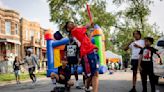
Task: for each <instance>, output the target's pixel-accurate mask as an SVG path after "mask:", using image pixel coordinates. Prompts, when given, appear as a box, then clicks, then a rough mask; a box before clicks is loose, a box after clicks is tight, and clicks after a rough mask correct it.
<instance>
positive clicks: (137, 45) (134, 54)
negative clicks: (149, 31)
mask: <svg viewBox="0 0 164 92" xmlns="http://www.w3.org/2000/svg"><path fill="white" fill-rule="evenodd" d="M133 37H134V40H133V41H131V42H130V43H129V44H128V45H127V46H126V48H125V51H127V50H128V49H131V65H132V70H133V88H132V89H131V90H130V91H129V92H137V91H136V88H135V86H136V81H137V69H138V59H139V52H140V50H141V48H143V47H144V40H142V39H141V32H140V31H134V32H133Z"/></svg>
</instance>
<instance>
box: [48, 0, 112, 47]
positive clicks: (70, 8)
mask: <svg viewBox="0 0 164 92" xmlns="http://www.w3.org/2000/svg"><path fill="white" fill-rule="evenodd" d="M88 1H89V0H48V3H49V6H50V13H51V19H50V20H51V21H52V22H54V23H56V24H58V25H59V29H60V30H61V32H63V33H64V32H65V31H64V30H63V29H62V28H63V26H64V25H65V22H67V21H69V20H73V21H74V22H75V23H76V24H79V25H85V24H87V23H89V18H88V15H87V10H86V3H87V2H88ZM106 6H107V2H106V0H93V1H92V4H91V5H90V8H91V12H92V15H93V21H94V23H95V24H99V25H101V28H102V29H103V30H104V32H105V33H109V31H110V27H111V26H112V25H113V24H115V17H114V15H112V14H111V13H110V12H107V11H106ZM108 37H109V36H106V39H107V40H108ZM106 46H109V44H108V43H107V44H106Z"/></svg>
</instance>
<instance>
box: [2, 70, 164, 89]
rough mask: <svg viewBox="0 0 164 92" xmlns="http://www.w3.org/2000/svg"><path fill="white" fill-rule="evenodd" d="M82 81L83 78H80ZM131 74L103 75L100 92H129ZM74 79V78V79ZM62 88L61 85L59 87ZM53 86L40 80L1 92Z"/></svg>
mask: <svg viewBox="0 0 164 92" xmlns="http://www.w3.org/2000/svg"><path fill="white" fill-rule="evenodd" d="M79 77H80V79H82V76H79ZM131 77H132V73H131V72H123V71H117V72H115V73H114V74H112V75H109V73H106V74H102V75H100V77H99V80H100V84H99V92H129V90H130V88H131V79H132V78H131ZM72 78H74V76H73V77H72ZM138 79H139V80H138V82H137V92H142V85H141V81H140V77H139V75H138ZM59 86H60V85H59ZM52 89H53V85H52V83H51V80H50V79H49V78H45V79H40V80H38V81H37V83H36V84H32V83H31V82H25V83H22V84H20V85H16V84H11V85H5V86H0V92H50V91H51V90H52ZM156 89H157V90H158V92H164V79H160V84H159V85H158V86H157V88H156ZM71 92H84V90H79V89H76V88H75V87H72V88H71ZM148 92H151V91H150V84H149V83H148Z"/></svg>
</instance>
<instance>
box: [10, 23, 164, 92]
mask: <svg viewBox="0 0 164 92" xmlns="http://www.w3.org/2000/svg"><path fill="white" fill-rule="evenodd" d="M65 29H66V31H67V32H68V33H69V39H70V41H69V43H68V44H67V45H66V46H65V60H63V61H62V66H60V67H58V73H57V74H56V73H51V79H52V82H53V84H54V85H55V87H56V83H57V82H58V83H61V84H64V85H65V88H66V89H67V91H70V87H71V86H73V85H74V81H73V80H71V67H73V68H74V75H75V79H76V87H77V88H79V85H78V84H79V83H78V71H77V66H78V64H80V63H81V64H82V66H83V71H84V81H85V82H84V84H85V91H86V92H90V91H91V90H90V89H89V88H90V86H92V87H93V89H92V92H98V85H99V80H98V75H99V73H98V71H99V58H98V54H97V51H98V48H97V47H96V46H95V45H94V44H93V43H92V42H91V40H90V38H89V37H88V36H87V34H86V32H87V27H86V26H84V27H78V26H77V25H75V24H74V23H73V22H71V21H69V22H67V23H66V25H65ZM138 33H140V32H139V31H137V32H136V35H138ZM133 35H134V36H135V34H133ZM136 37H137V38H141V35H140V36H136ZM137 41H140V40H137ZM153 41H154V39H153V38H151V37H146V38H145V39H144V44H143V45H144V46H143V47H141V46H139V45H138V43H135V42H133V43H131V44H129V47H130V46H131V48H135V50H134V51H133V52H134V53H133V54H134V57H135V55H136V53H139V56H140V57H139V59H138V58H137V59H133V61H135V62H132V63H133V73H135V74H136V73H137V69H138V68H139V69H140V74H141V79H142V85H143V92H147V84H146V82H147V76H149V79H150V84H151V90H152V92H155V82H154V77H155V76H154V71H153V54H157V50H156V49H155V48H153V47H151V45H152V44H153ZM157 55H158V54H157ZM158 56H159V55H158ZM159 57H160V56H159ZM79 58H80V59H79ZM25 63H27V64H28V66H29V68H28V69H29V75H30V78H31V79H32V80H33V82H36V76H35V74H34V71H35V66H36V65H38V63H37V61H36V58H34V56H32V55H31V51H28V52H27V56H26V58H25ZM160 64H162V62H161V61H160ZM20 65H21V63H20V62H19V60H18V57H16V58H15V61H14V64H13V67H14V72H15V75H16V80H17V83H18V84H19V83H20V81H19V78H20V77H19V74H20ZM38 66H39V65H38ZM135 66H136V67H135ZM134 68H135V69H134ZM133 79H135V78H133ZM135 80H136V79H135ZM133 84H134V85H133V89H132V90H131V91H130V92H136V90H135V89H134V88H135V81H134V83H133ZM52 92H57V91H56V89H55V88H54V90H53V91H52Z"/></svg>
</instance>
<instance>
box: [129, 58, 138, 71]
mask: <svg viewBox="0 0 164 92" xmlns="http://www.w3.org/2000/svg"><path fill="white" fill-rule="evenodd" d="M131 65H132V68H131V69H132V70H133V72H137V69H138V59H132V60H131Z"/></svg>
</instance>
